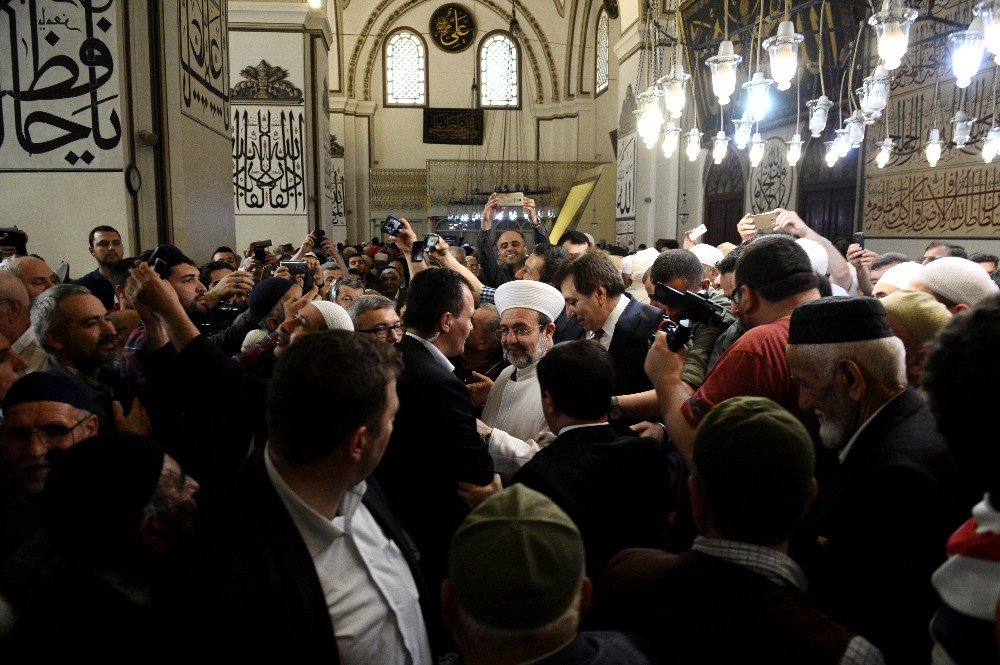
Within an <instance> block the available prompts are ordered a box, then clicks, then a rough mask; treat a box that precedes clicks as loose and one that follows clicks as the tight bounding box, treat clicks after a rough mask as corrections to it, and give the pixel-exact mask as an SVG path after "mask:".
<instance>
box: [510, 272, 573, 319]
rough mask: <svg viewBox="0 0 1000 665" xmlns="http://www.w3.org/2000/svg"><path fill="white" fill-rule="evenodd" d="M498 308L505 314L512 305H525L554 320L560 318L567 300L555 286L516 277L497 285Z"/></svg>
mask: <svg viewBox="0 0 1000 665" xmlns="http://www.w3.org/2000/svg"><path fill="white" fill-rule="evenodd" d="M493 301H494V302H495V303H496V306H497V309H498V310H500V313H501V314H503V313H504V312H505V311H507V310H508V309H511V308H512V307H525V308H527V309H533V310H535V311H536V312H541V313H542V314H544V315H545V316H547V317H549V319H551V320H552V321H555V320H556V319H558V318H559V314H560V313H561V312H562V311H563V307H564V306H565V303H566V300H565V299H564V298H563V295H562V293H560V292H559V290H558V289H556V288H555V287H554V286H551V285H550V284H546V283H545V282H536V281H534V280H530V279H516V280H513V281H510V282H506V283H504V284H501V285H500V286H498V287H497V290H496V293H495V294H494V296H493Z"/></svg>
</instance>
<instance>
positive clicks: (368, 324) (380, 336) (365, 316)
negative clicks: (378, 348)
mask: <svg viewBox="0 0 1000 665" xmlns="http://www.w3.org/2000/svg"><path fill="white" fill-rule="evenodd" d="M347 313H348V315H349V316H350V317H351V321H353V322H354V330H355V331H356V332H359V333H365V334H367V335H372V336H374V337H375V338H376V339H377V340H379V341H381V342H385V343H387V344H398V343H399V341H400V340H402V339H403V334H404V333H405V332H406V327H405V326H404V325H403V322H402V321H400V319H399V314H396V308H395V307H393V304H392V301H391V300H389V299H388V298H386V297H385V296H361V297H360V298H358V299H357V300H355V301H354V302H352V303H351V306H350V307H349V308H348V309H347Z"/></svg>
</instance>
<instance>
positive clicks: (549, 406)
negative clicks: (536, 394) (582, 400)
mask: <svg viewBox="0 0 1000 665" xmlns="http://www.w3.org/2000/svg"><path fill="white" fill-rule="evenodd" d="M542 413H543V414H545V415H547V416H554V415H555V414H556V413H557V411H556V405H555V402H554V401H553V399H552V393H550V392H549V391H547V390H546V391H544V392H542Z"/></svg>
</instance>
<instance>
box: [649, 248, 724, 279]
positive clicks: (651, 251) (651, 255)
mask: <svg viewBox="0 0 1000 665" xmlns="http://www.w3.org/2000/svg"><path fill="white" fill-rule="evenodd" d="M659 255H660V252H659V250H657V249H656V248H655V247H648V248H646V249H640V250H639V251H638V252H636V253H635V255H634V256H633V257H632V274H633V275H635V274H645V272H646V271H647V270H649V269H650V268H651V267H652V266H653V262H654V261H656V257H658V256H659ZM720 260H721V259H720Z"/></svg>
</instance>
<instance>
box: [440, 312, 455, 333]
mask: <svg viewBox="0 0 1000 665" xmlns="http://www.w3.org/2000/svg"><path fill="white" fill-rule="evenodd" d="M453 321H454V317H452V315H451V312H445V313H444V314H442V315H441V319H440V321H439V322H438V328H440V330H441V334H442V335H444V334H446V333H447V332H448V331H449V330H451V324H452V322H453Z"/></svg>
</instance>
